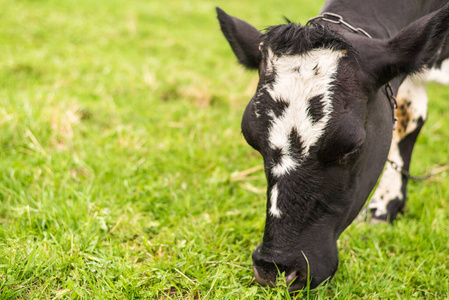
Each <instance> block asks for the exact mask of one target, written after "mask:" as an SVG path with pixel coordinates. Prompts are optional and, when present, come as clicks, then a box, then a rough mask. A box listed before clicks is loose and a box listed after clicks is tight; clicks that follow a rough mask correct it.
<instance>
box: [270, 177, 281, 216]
mask: <svg viewBox="0 0 449 300" xmlns="http://www.w3.org/2000/svg"><path fill="white" fill-rule="evenodd" d="M278 195H279V191H278V186H277V184H275V185H274V186H273V187H272V188H271V193H270V202H271V207H270V214H271V215H272V216H273V217H276V218H280V217H281V211H280V210H279V209H278V207H277V202H278Z"/></svg>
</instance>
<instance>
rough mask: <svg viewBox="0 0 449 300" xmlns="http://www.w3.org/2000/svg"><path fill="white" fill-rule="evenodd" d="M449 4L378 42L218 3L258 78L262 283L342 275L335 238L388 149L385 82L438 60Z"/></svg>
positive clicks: (252, 124) (249, 119)
mask: <svg viewBox="0 0 449 300" xmlns="http://www.w3.org/2000/svg"><path fill="white" fill-rule="evenodd" d="M448 11H449V9H447V8H446V9H444V10H441V11H440V12H438V13H437V14H432V15H429V16H426V17H424V18H423V19H420V20H418V21H417V22H415V23H413V24H411V25H409V27H407V28H406V29H404V30H403V31H401V32H400V33H399V34H398V35H397V36H396V37H395V38H393V39H390V40H374V39H369V38H367V37H364V36H362V35H357V34H352V33H349V32H347V33H345V35H344V36H343V35H342V34H339V33H337V32H335V31H332V30H330V29H329V28H326V27H324V26H322V25H319V24H311V25H309V26H300V25H298V24H293V23H288V24H284V25H279V26H274V27H270V28H268V29H267V31H266V33H264V34H262V33H261V32H260V31H258V30H257V29H255V28H254V27H252V26H251V25H249V24H248V23H246V22H244V21H242V20H239V19H237V18H235V17H232V16H229V15H227V14H226V13H225V12H223V11H222V10H220V9H219V8H217V12H218V19H219V21H220V25H221V29H222V31H223V33H224V35H225V37H226V38H227V40H228V41H229V43H230V45H231V47H232V49H233V51H234V53H235V54H236V56H237V58H238V60H239V61H240V63H241V64H243V65H244V66H246V67H247V68H250V69H258V70H259V76H260V80H259V84H258V86H257V90H256V93H255V95H254V97H253V98H252V99H251V101H250V102H249V104H248V106H247V108H246V110H245V113H244V116H243V121H242V132H243V135H244V137H245V139H246V141H247V142H248V143H249V144H250V145H251V146H252V147H253V148H254V149H256V150H257V151H259V152H260V153H261V155H262V156H263V159H264V164H265V174H266V178H267V183H268V184H267V185H268V187H267V213H266V224H265V232H264V236H263V240H262V243H261V244H260V245H259V246H258V247H257V248H256V250H255V251H254V253H253V262H254V274H255V277H256V279H257V281H258V282H259V283H260V284H262V285H271V286H272V285H275V283H276V278H277V275H278V274H279V273H282V272H285V276H286V280H287V282H288V283H290V282H293V283H292V284H291V286H290V290H298V289H301V288H303V287H304V285H305V283H306V280H307V276H308V275H310V278H311V287H316V286H317V285H318V284H320V283H321V282H323V281H324V280H326V279H328V278H331V277H332V276H333V275H334V273H335V271H336V269H337V265H338V251H337V246H336V241H337V239H338V237H339V235H340V234H341V233H342V231H343V230H344V229H345V228H346V227H347V226H348V225H349V224H350V223H351V222H352V221H353V220H354V218H355V217H356V216H357V214H358V212H359V211H360V209H361V208H362V206H363V204H364V203H365V201H366V199H367V198H368V196H369V194H370V192H371V190H372V189H373V187H374V186H375V184H376V181H377V179H378V177H379V175H380V173H381V171H382V168H383V166H384V163H385V161H386V158H387V155H388V150H389V147H390V142H391V136H392V107H391V105H390V102H389V101H388V100H387V98H386V96H385V95H384V93H383V89H381V87H382V86H383V85H384V84H386V83H387V82H389V81H391V80H393V79H394V78H396V77H399V78H400V77H401V76H404V75H407V74H409V73H411V72H415V71H417V70H419V69H420V68H422V67H423V66H425V65H426V64H428V63H430V62H431V61H432V58H433V57H435V55H436V53H437V51H438V49H439V48H440V47H441V44H442V43H443V41H444V39H445V37H446V29H447V27H448V24H449V18H448V16H449V13H448ZM308 269H309V270H310V273H309V274H308V271H307V270H308Z"/></svg>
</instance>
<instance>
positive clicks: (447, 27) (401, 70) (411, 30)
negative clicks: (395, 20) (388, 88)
mask: <svg viewBox="0 0 449 300" xmlns="http://www.w3.org/2000/svg"><path fill="white" fill-rule="evenodd" d="M448 31H449V3H448V4H446V5H445V6H444V7H443V8H441V9H440V10H437V11H435V12H433V13H431V14H428V15H426V16H424V17H422V18H421V19H418V20H417V21H415V22H414V23H412V24H410V25H408V26H407V27H405V28H404V29H403V30H401V31H400V32H399V33H398V34H397V35H396V36H395V37H393V38H391V39H389V40H385V41H379V40H372V41H370V42H369V43H370V46H369V47H366V48H365V49H366V50H367V51H366V52H365V54H366V55H363V56H364V61H365V64H367V65H368V68H367V69H368V70H369V73H370V75H372V76H373V77H374V79H375V81H376V84H377V85H378V86H381V85H383V84H385V83H387V82H389V81H390V80H392V79H393V78H394V77H396V76H399V75H408V74H411V73H414V72H418V71H420V70H421V69H422V68H424V67H426V66H430V65H432V64H433V63H434V62H435V61H436V60H437V58H438V52H439V51H440V50H441V48H442V47H443V46H444V44H445V41H446V37H447V35H448Z"/></svg>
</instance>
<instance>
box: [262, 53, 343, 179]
mask: <svg viewBox="0 0 449 300" xmlns="http://www.w3.org/2000/svg"><path fill="white" fill-rule="evenodd" d="M268 53H269V57H268V65H267V70H268V71H270V70H275V71H276V77H275V82H274V84H273V85H272V87H271V88H269V87H267V91H268V93H269V94H270V96H271V98H272V99H273V101H284V102H286V103H288V104H289V106H288V107H287V108H286V110H285V111H284V112H283V113H282V114H281V115H280V116H279V117H275V116H273V120H272V122H271V126H270V128H269V135H268V137H269V142H270V146H271V148H272V149H281V153H282V158H281V162H280V163H279V164H277V165H275V166H273V167H272V169H271V171H272V174H273V175H274V176H275V177H277V178H279V177H281V176H283V175H285V174H288V173H289V172H290V171H292V170H294V169H295V168H296V167H298V166H299V165H300V162H299V161H295V160H293V158H292V157H291V149H290V147H291V145H290V142H289V137H290V133H291V131H292V129H296V131H297V133H298V135H299V136H298V138H300V139H301V143H302V146H303V147H304V148H303V150H302V153H301V154H302V157H303V158H306V157H307V156H308V154H309V150H310V147H312V146H313V145H315V143H316V142H317V141H318V139H319V138H320V137H321V136H322V135H323V132H324V130H325V128H326V126H327V124H328V121H329V120H330V117H331V116H330V115H331V112H332V100H331V97H332V92H331V86H332V82H333V81H334V80H335V74H336V73H337V68H338V63H339V60H340V58H341V57H342V56H343V53H342V52H341V51H334V50H330V49H315V50H311V51H309V52H307V53H305V54H302V55H283V56H275V55H274V54H273V53H272V52H271V51H269V52H268ZM315 68H317V70H318V74H316V72H315V70H314V69H315ZM321 94H322V95H324V97H323V99H322V100H321V101H322V103H323V111H324V116H323V118H321V119H320V120H319V121H318V122H316V123H315V124H314V123H313V122H312V119H311V118H310V116H309V115H308V114H307V109H308V107H309V105H310V104H309V102H308V100H309V99H311V98H313V97H315V96H318V95H321Z"/></svg>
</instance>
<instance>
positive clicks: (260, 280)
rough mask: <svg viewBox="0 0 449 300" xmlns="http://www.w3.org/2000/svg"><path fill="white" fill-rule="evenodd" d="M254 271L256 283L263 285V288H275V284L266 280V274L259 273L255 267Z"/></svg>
mask: <svg viewBox="0 0 449 300" xmlns="http://www.w3.org/2000/svg"><path fill="white" fill-rule="evenodd" d="M253 271H254V277H255V278H256V281H257V282H258V283H259V284H260V285H261V286H267V285H268V286H271V287H273V286H275V284H273V282H271V281H270V280H267V279H266V274H265V273H264V272H263V271H261V272H259V271H258V270H257V268H256V266H253Z"/></svg>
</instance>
